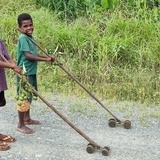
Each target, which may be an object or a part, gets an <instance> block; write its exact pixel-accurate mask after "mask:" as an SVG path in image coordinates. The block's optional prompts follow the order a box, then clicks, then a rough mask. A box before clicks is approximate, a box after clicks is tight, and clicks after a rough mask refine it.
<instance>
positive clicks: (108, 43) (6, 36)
mask: <svg viewBox="0 0 160 160" xmlns="http://www.w3.org/2000/svg"><path fill="white" fill-rule="evenodd" d="M0 2H1V3H0V4H3V5H0V9H1V15H0V18H1V24H0V27H1V31H0V37H1V38H2V39H3V40H4V41H5V43H6V44H7V47H8V50H9V52H10V54H11V56H12V57H13V58H14V59H15V60H16V43H17V38H18V35H19V32H18V31H16V30H15V29H14V27H15V26H17V22H16V21H17V16H18V14H20V13H22V12H28V13H30V14H31V16H32V17H33V20H34V26H35V31H34V36H35V38H36V41H37V42H38V43H39V44H40V45H41V46H42V47H43V48H44V49H46V50H47V51H48V52H49V54H52V53H53V52H54V50H55V48H56V47H57V45H59V46H60V47H61V49H60V50H61V51H62V52H64V53H65V55H64V56H62V57H61V58H60V61H63V65H64V67H65V68H66V69H67V70H68V71H69V72H70V73H72V74H73V75H74V76H75V77H76V78H77V79H78V80H79V81H80V82H81V83H82V84H84V85H85V86H86V87H87V88H88V89H89V90H90V91H92V92H93V93H94V94H95V95H96V96H97V97H99V98H104V99H112V100H122V101H125V100H129V101H137V102H139V101H140V102H142V103H147V104H157V105H158V104H159V97H160V72H159V66H160V63H159V56H160V55H159V48H160V44H159V39H160V29H159V28H160V22H159V16H158V15H159V9H158V8H156V7H155V8H153V9H148V8H145V7H144V8H143V7H140V6H139V4H136V8H133V7H130V6H129V1H127V5H125V4H126V3H124V1H122V2H121V3H120V5H118V6H116V7H115V8H112V9H109V10H105V11H104V10H103V9H102V10H101V9H99V10H98V9H97V10H95V11H94V12H93V13H92V14H88V15H87V16H86V15H85V16H83V17H82V16H78V17H77V18H76V19H74V20H72V21H68V20H62V19H58V15H57V12H51V11H50V10H49V9H47V8H43V7H39V6H36V4H35V3H34V2H33V1H30V0H27V1H17V0H16V1H14V2H11V1H5V2H3V3H2V1H0ZM40 54H43V53H42V52H40ZM7 76H8V83H9V85H10V86H13V84H14V83H15V81H13V80H12V79H13V78H12V77H13V72H12V71H9V70H7ZM38 84H39V89H40V91H45V92H53V93H63V94H66V95H74V94H76V95H78V96H79V97H86V96H88V95H87V94H86V93H85V92H84V90H82V89H81V88H80V87H79V86H78V85H77V84H76V83H75V82H74V81H73V80H72V79H71V78H70V77H69V76H68V75H67V74H66V73H64V72H63V71H62V70H61V69H60V68H59V67H58V66H51V65H50V64H46V63H43V62H42V63H39V68H38ZM14 85H15V84H14Z"/></svg>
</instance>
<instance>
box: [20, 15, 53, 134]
mask: <svg viewBox="0 0 160 160" xmlns="http://www.w3.org/2000/svg"><path fill="white" fill-rule="evenodd" d="M17 21H18V26H19V29H20V30H21V32H22V34H21V35H20V36H19V39H18V44H17V65H18V66H19V67H20V68H21V69H23V67H25V70H26V73H25V75H26V76H27V78H28V81H29V83H30V84H31V85H32V86H33V87H34V88H35V89H36V90H37V77H36V73H37V61H45V62H53V61H54V57H47V56H40V55H38V53H37V48H36V46H35V44H34V43H32V42H31V41H30V40H29V39H28V38H27V36H29V37H30V38H31V39H33V40H34V38H33V36H32V33H33V30H34V26H33V21H32V17H31V16H30V15H29V14H27V13H22V14H20V15H19V16H18V19H17ZM17 80H18V82H19V80H20V78H17ZM17 89H18V88H17ZM17 91H19V90H17ZM28 101H29V102H30V103H31V102H32V99H31V98H30V99H28ZM18 116H19V123H18V126H17V130H18V131H20V132H22V133H25V134H32V133H34V132H35V131H34V130H32V129H30V128H29V127H27V126H26V125H32V124H33V125H34V124H35V125H37V124H40V122H39V121H36V120H33V119H31V118H30V109H29V110H28V111H26V112H22V111H20V110H18Z"/></svg>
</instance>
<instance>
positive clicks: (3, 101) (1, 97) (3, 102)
mask: <svg viewBox="0 0 160 160" xmlns="http://www.w3.org/2000/svg"><path fill="white" fill-rule="evenodd" d="M5 105H6V99H5V95H4V91H1V92H0V107H2V106H5Z"/></svg>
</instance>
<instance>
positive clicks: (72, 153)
mask: <svg viewBox="0 0 160 160" xmlns="http://www.w3.org/2000/svg"><path fill="white" fill-rule="evenodd" d="M49 101H50V102H51V103H52V104H53V106H56V109H57V110H58V111H60V112H61V113H62V114H63V115H65V116H66V117H67V118H68V119H69V120H70V121H71V122H72V123H73V124H74V125H76V126H77V127H78V128H79V129H80V130H81V131H82V132H84V133H85V134H86V135H87V136H89V137H90V138H91V139H92V140H94V141H95V142H96V143H97V144H98V145H100V146H102V147H104V146H108V147H110V152H109V155H108V156H103V155H102V153H101V151H95V152H94V153H93V154H89V153H87V152H86V147H87V144H88V143H89V142H88V141H87V140H86V139H84V138H83V137H82V136H81V135H79V134H78V133H77V132H76V131H75V130H74V129H73V128H71V127H70V126H68V125H67V124H66V123H65V122H64V121H63V120H62V119H61V118H60V117H59V116H57V114H55V113H54V112H53V111H52V110H51V109H50V108H48V107H47V106H46V105H45V104H44V103H42V101H40V100H39V101H36V102H33V104H34V105H33V106H32V112H31V115H32V118H33V119H37V120H40V121H41V123H42V124H41V125H37V126H30V127H31V128H32V129H34V130H35V131H36V132H35V133H34V134H31V135H25V134H23V133H20V132H18V131H16V125H17V121H18V119H17V110H16V109H15V102H14V100H12V99H9V100H8V103H7V105H6V106H5V107H3V108H2V107H1V108H0V113H1V114H0V115H1V116H0V131H1V133H4V134H10V135H12V136H14V137H15V138H16V139H17V141H16V142H15V143H12V144H10V146H11V149H10V150H8V151H1V152H0V160H40V159H41V160H106V159H108V160H122V159H123V160H142V159H143V160H159V159H160V149H159V146H160V134H159V131H160V122H159V120H158V119H151V123H150V124H149V125H147V126H142V125H141V124H140V120H139V115H140V112H139V111H138V110H137V108H138V107H137V106H135V107H133V109H132V114H130V116H129V119H130V120H131V122H132V126H131V128H130V129H124V127H123V126H121V125H117V126H116V127H115V128H110V127H109V126H108V118H109V117H107V116H108V114H107V115H106V114H105V112H104V110H103V109H101V108H99V109H97V110H94V109H93V108H92V110H88V109H86V108H87V107H85V106H87V105H88V102H85V100H84V101H83V100H80V101H77V99H76V100H75V98H73V97H64V96H61V95H56V96H55V95H54V96H53V97H50V98H49ZM89 103H92V102H89ZM80 104H83V105H82V106H83V107H84V108H83V107H82V106H81V107H82V110H78V109H77V108H78V107H79V106H78V105H80ZM119 105H122V104H120V103H114V104H112V108H115V109H116V108H117V106H119ZM93 106H95V107H97V104H95V103H92V107H93ZM91 112H92V114H89V113H91ZM116 114H118V116H119V117H121V118H122V119H124V118H125V117H124V111H122V112H120V111H118V112H117V113H116Z"/></svg>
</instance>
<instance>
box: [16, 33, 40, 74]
mask: <svg viewBox="0 0 160 160" xmlns="http://www.w3.org/2000/svg"><path fill="white" fill-rule="evenodd" d="M30 38H32V39H33V40H34V38H33V37H32V36H31V37H30ZM25 51H27V52H30V53H31V54H33V55H38V53H37V47H36V45H35V44H34V43H33V42H31V41H30V40H29V39H28V38H27V37H26V35H25V34H21V35H20V36H19V39H18V44H17V65H18V66H19V67H20V68H21V69H23V66H24V67H25V69H26V73H25V74H26V75H33V74H36V73H37V61H32V60H28V59H27V57H26V55H25V53H24V52H25Z"/></svg>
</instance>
